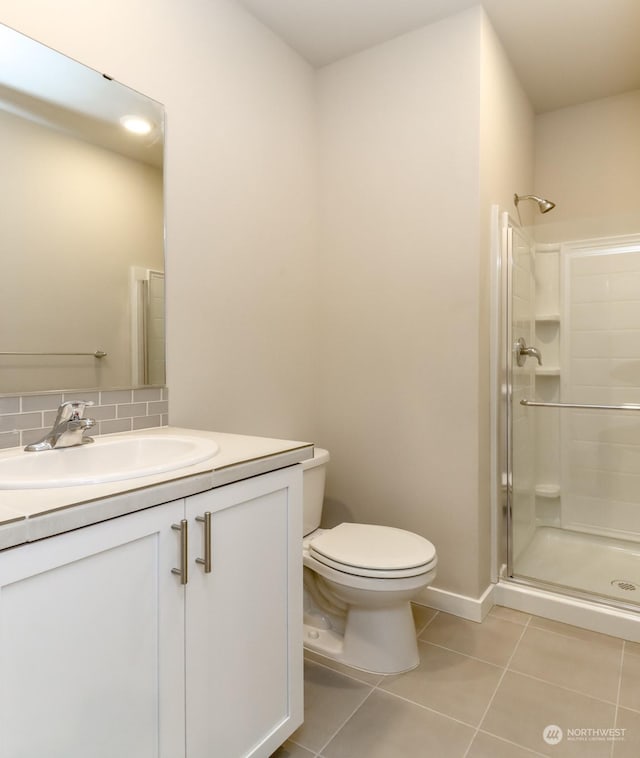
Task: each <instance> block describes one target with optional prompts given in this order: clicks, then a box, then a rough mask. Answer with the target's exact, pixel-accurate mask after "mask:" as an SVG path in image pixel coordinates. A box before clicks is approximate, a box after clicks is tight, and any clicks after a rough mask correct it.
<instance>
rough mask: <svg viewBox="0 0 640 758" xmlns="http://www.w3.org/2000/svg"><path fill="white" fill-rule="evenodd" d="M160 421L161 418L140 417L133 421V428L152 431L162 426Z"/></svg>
mask: <svg viewBox="0 0 640 758" xmlns="http://www.w3.org/2000/svg"><path fill="white" fill-rule="evenodd" d="M160 420H161V419H160V416H138V418H134V419H133V428H134V429H152V428H153V427H156V426H160V425H161V424H160Z"/></svg>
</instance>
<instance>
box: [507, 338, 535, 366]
mask: <svg viewBox="0 0 640 758" xmlns="http://www.w3.org/2000/svg"><path fill="white" fill-rule="evenodd" d="M513 351H514V353H515V354H516V363H517V364H518V366H520V367H522V366H524V364H525V361H526V360H527V358H535V359H536V360H537V361H538V365H540V366H542V354H541V353H540V351H539V350H538V348H537V347H527V342H526V340H525V338H524V337H519V338H518V339H517V340H516V343H515V345H514V346H513Z"/></svg>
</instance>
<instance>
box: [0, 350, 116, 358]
mask: <svg viewBox="0 0 640 758" xmlns="http://www.w3.org/2000/svg"><path fill="white" fill-rule="evenodd" d="M0 355H92V356H93V357H94V358H105V357H106V355H107V354H106V353H105V352H104V350H100V348H98V349H97V350H96V351H95V352H93V353H3V352H0Z"/></svg>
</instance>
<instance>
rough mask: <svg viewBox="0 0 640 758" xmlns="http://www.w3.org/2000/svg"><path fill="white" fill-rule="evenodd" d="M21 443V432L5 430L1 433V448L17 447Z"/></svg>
mask: <svg viewBox="0 0 640 758" xmlns="http://www.w3.org/2000/svg"><path fill="white" fill-rule="evenodd" d="M19 444H20V432H3V433H2V434H0V450H3V449H6V448H8V447H17V446H18V445H19Z"/></svg>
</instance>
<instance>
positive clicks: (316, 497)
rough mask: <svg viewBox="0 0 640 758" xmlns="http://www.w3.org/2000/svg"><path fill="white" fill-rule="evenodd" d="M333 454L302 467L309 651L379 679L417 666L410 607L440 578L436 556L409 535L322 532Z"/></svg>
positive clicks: (357, 528) (372, 530) (365, 528)
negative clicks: (329, 470)
mask: <svg viewBox="0 0 640 758" xmlns="http://www.w3.org/2000/svg"><path fill="white" fill-rule="evenodd" d="M328 462H329V453H328V452H327V451H326V450H322V449H321V448H315V451H314V456H313V458H311V459H309V460H307V461H303V463H302V466H303V493H304V495H303V496H304V500H303V503H304V505H303V522H304V529H303V531H304V537H303V543H302V558H303V565H304V645H305V647H306V648H307V649H309V650H311V651H313V652H316V653H319V654H320V655H323V656H326V657H328V658H332V659H333V660H336V661H340V662H341V663H344V664H346V665H348V666H353V667H354V668H358V669H362V670H364V671H371V672H374V673H377V674H397V673H400V672H402V671H409V670H410V669H412V668H415V667H416V666H417V665H418V663H419V656H418V644H417V641H416V632H415V626H414V623H413V616H412V613H411V605H410V601H411V600H412V599H413V598H414V597H415V596H416V594H417V593H418V592H419V591H420V590H422V589H423V588H424V587H426V586H428V585H429V584H431V582H432V581H433V580H434V578H435V575H436V564H437V557H436V550H435V548H434V546H433V545H432V544H431V543H430V542H429V541H428V540H426V539H424V537H421V536H419V535H417V534H414V533H413V532H408V531H405V530H404V529H395V528H393V527H389V526H376V525H374V524H352V523H342V524H339V525H338V526H336V527H334V528H333V529H321V528H320V519H321V516H322V504H323V498H324V484H325V475H326V467H327V464H328Z"/></svg>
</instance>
